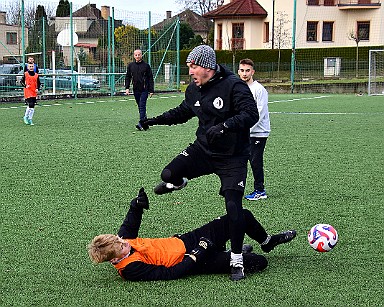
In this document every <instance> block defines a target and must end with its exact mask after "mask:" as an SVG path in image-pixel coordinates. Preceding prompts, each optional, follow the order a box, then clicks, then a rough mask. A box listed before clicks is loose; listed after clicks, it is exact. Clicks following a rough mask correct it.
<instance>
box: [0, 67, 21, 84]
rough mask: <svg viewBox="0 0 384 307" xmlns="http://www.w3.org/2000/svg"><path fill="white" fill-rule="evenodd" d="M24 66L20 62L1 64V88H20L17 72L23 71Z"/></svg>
mask: <svg viewBox="0 0 384 307" xmlns="http://www.w3.org/2000/svg"><path fill="white" fill-rule="evenodd" d="M22 72H23V68H22V67H21V66H20V64H2V65H0V89H1V90H13V89H15V88H19V87H20V84H19V83H18V82H17V79H18V76H17V74H19V73H22Z"/></svg>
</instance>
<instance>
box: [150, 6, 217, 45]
mask: <svg viewBox="0 0 384 307" xmlns="http://www.w3.org/2000/svg"><path fill="white" fill-rule="evenodd" d="M177 18H179V20H180V22H185V23H187V24H189V25H190V26H191V28H192V30H193V32H194V33H195V35H200V36H201V37H202V38H203V40H206V39H207V37H208V33H209V31H210V30H211V28H212V26H213V22H212V21H211V20H209V19H206V18H204V17H202V16H201V15H199V14H197V13H195V12H193V11H191V10H189V9H188V10H185V11H183V12H181V13H179V14H177V15H175V16H172V11H166V18H165V19H164V20H163V21H161V22H159V23H157V24H155V25H153V26H152V27H153V29H155V30H161V29H163V28H164V27H166V26H167V25H170V24H172V23H173V22H175V20H176V19H177Z"/></svg>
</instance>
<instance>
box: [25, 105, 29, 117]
mask: <svg viewBox="0 0 384 307" xmlns="http://www.w3.org/2000/svg"><path fill="white" fill-rule="evenodd" d="M28 115H29V107H26V109H25V113H24V116H25V117H26V118H28Z"/></svg>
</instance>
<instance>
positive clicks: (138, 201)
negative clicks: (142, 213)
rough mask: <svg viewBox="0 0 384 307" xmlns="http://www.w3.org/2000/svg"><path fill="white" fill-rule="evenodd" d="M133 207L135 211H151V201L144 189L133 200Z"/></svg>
mask: <svg viewBox="0 0 384 307" xmlns="http://www.w3.org/2000/svg"><path fill="white" fill-rule="evenodd" d="M131 207H132V208H134V209H147V210H148V209H149V200H148V196H147V193H145V191H144V188H141V189H140V190H139V194H138V195H137V197H135V198H134V199H132V200H131Z"/></svg>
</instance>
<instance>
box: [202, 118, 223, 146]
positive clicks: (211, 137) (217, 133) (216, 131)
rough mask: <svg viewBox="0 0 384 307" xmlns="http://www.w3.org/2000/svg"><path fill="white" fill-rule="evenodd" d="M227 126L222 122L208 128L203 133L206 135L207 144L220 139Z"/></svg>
mask: <svg viewBox="0 0 384 307" xmlns="http://www.w3.org/2000/svg"><path fill="white" fill-rule="evenodd" d="M227 129H228V127H227V126H226V125H225V124H224V123H220V124H217V125H216V126H212V127H211V128H209V129H208V131H207V133H206V134H205V135H206V137H207V141H208V144H214V143H215V142H216V141H217V140H218V139H220V138H221V137H222V136H223V135H224V133H225V132H226V131H227Z"/></svg>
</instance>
